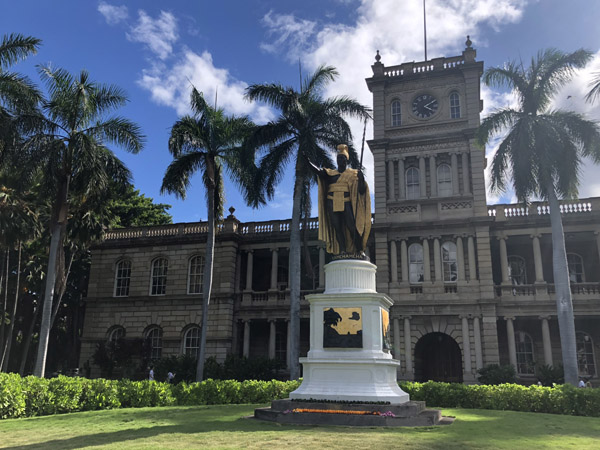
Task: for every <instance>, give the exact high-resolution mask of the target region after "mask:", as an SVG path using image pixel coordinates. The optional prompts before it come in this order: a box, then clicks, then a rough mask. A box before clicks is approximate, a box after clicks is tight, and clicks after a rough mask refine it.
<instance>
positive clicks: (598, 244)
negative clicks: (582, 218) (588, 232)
mask: <svg viewBox="0 0 600 450" xmlns="http://www.w3.org/2000/svg"><path fill="white" fill-rule="evenodd" d="M594 235H595V236H596V247H597V249H598V258H600V231H594Z"/></svg>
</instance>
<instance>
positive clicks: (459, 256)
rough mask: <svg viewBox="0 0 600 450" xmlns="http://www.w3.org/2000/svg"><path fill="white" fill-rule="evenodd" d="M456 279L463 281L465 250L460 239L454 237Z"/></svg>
mask: <svg viewBox="0 0 600 450" xmlns="http://www.w3.org/2000/svg"><path fill="white" fill-rule="evenodd" d="M456 265H457V272H456V277H457V280H458V281H465V249H464V247H463V240H462V237H460V236H456Z"/></svg>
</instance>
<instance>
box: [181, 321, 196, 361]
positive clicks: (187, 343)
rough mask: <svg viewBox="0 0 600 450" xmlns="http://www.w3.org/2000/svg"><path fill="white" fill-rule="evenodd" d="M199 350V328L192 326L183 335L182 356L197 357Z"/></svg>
mask: <svg viewBox="0 0 600 450" xmlns="http://www.w3.org/2000/svg"><path fill="white" fill-rule="evenodd" d="M199 350H200V327H198V326H193V327H190V328H188V329H187V330H186V332H185V334H184V335H183V354H184V355H190V356H194V357H197V356H198V351H199Z"/></svg>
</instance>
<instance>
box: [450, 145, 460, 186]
mask: <svg viewBox="0 0 600 450" xmlns="http://www.w3.org/2000/svg"><path fill="white" fill-rule="evenodd" d="M450 164H451V166H452V193H453V194H454V195H458V194H459V193H460V191H459V189H458V187H459V186H458V160H457V159H456V153H450Z"/></svg>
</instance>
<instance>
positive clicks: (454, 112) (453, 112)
mask: <svg viewBox="0 0 600 450" xmlns="http://www.w3.org/2000/svg"><path fill="white" fill-rule="evenodd" d="M450 118H452V119H460V97H459V96H458V92H452V93H451V94H450Z"/></svg>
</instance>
